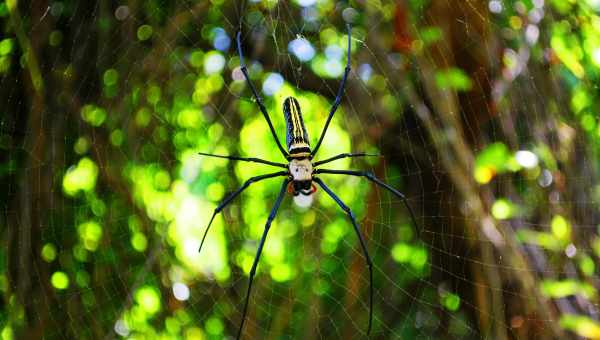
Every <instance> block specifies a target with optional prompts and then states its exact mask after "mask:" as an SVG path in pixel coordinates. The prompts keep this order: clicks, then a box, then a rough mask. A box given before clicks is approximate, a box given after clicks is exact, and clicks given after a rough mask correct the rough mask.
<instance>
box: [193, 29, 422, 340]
mask: <svg viewBox="0 0 600 340" xmlns="http://www.w3.org/2000/svg"><path fill="white" fill-rule="evenodd" d="M347 30H348V54H347V61H346V67H345V69H344V75H343V77H342V81H341V83H340V85H339V88H338V91H337V95H336V97H335V101H334V102H333V105H332V106H331V109H330V111H329V115H328V116H327V120H326V121H325V126H324V127H323V131H322V132H321V136H320V137H319V140H318V142H317V144H316V146H315V147H314V149H311V147H310V144H309V139H308V133H307V132H306V128H305V126H304V121H303V119H302V112H301V111H300V105H299V103H298V101H297V100H296V99H295V98H294V97H288V98H286V99H285V101H284V104H283V113H284V117H285V122H286V127H287V131H286V137H287V138H286V142H287V150H286V149H284V148H283V146H282V145H281V143H280V141H279V138H278V137H277V133H276V132H275V129H274V128H273V124H272V123H271V119H270V118H269V114H268V113H267V110H266V108H265V105H264V104H263V101H262V99H261V97H260V95H259V94H258V92H257V91H256V88H255V87H254V85H253V84H252V81H251V80H250V78H249V77H248V70H247V68H246V65H245V63H244V57H243V54H242V47H241V43H240V34H241V31H238V32H237V37H236V41H237V51H238V54H239V57H240V68H241V71H242V73H243V74H244V78H245V79H246V82H247V83H248V86H249V87H250V90H251V91H252V94H253V96H254V98H255V100H256V103H257V104H258V108H259V109H260V112H262V115H263V116H264V118H265V120H266V121H267V124H268V125H269V128H270V130H271V134H272V136H273V139H274V140H275V143H277V147H278V148H279V150H280V151H281V154H282V155H283V156H284V157H285V158H286V160H287V161H288V163H287V164H284V163H277V162H272V161H268V160H264V159H260V158H246V157H238V156H223V155H215V154H209V153H202V152H201V153H199V154H200V155H202V156H209V157H218V158H225V159H230V160H235V161H243V162H255V163H262V164H267V165H271V166H274V167H280V168H284V169H286V170H284V171H279V172H275V173H270V174H265V175H260V176H255V177H252V178H250V179H248V180H247V181H246V182H245V183H244V184H243V185H242V186H241V187H240V188H239V189H237V190H236V191H234V192H233V193H231V194H230V195H229V196H227V197H226V198H225V199H224V200H223V201H222V202H221V203H220V204H219V205H218V206H217V207H216V208H215V210H214V212H213V214H212V217H211V219H210V222H209V223H208V226H207V227H206V230H205V231H204V235H203V237H202V241H201V243H200V249H199V250H198V251H199V252H200V251H201V250H202V245H203V244H204V240H205V239H206V235H207V234H208V231H209V229H210V226H211V225H212V222H213V220H214V218H215V216H216V215H217V214H218V213H219V212H221V211H222V210H223V209H224V208H225V207H226V206H227V205H228V204H229V203H231V201H233V199H234V198H236V197H237V196H238V195H239V194H240V193H241V192H242V191H244V190H245V189H246V188H248V187H249V186H250V184H252V183H256V182H259V181H262V180H265V179H269V178H274V177H285V179H284V180H283V183H282V185H281V189H280V190H279V194H278V196H277V199H276V200H275V204H274V205H273V207H272V209H271V213H270V214H269V217H268V218H267V222H266V225H265V228H264V231H263V234H262V237H261V239H260V243H259V244H258V249H257V251H256V256H255V257H254V262H253V263H252V268H251V269H250V277H249V282H248V290H247V291H246V298H245V302H244V309H243V312H242V319H241V321H240V326H239V328H238V333H237V339H239V338H240V336H241V334H242V329H243V327H244V321H245V320H246V313H247V310H248V300H249V298H250V292H251V290H252V282H253V280H254V275H255V274H256V267H257V265H258V262H259V259H260V255H261V253H262V250H263V247H264V245H265V241H266V239H267V234H268V233H269V229H270V228H271V222H272V221H273V219H275V216H276V214H277V210H278V209H279V206H280V205H281V201H282V200H283V198H284V196H285V194H286V191H287V192H289V193H290V194H291V195H293V196H294V199H295V200H296V202H297V203H298V204H299V205H309V204H310V202H312V197H313V194H314V193H315V192H316V190H317V187H316V186H315V184H314V183H316V184H318V185H319V186H320V187H321V188H322V189H323V190H324V191H325V192H326V193H327V194H328V195H329V196H330V197H331V198H332V199H333V200H334V201H335V202H336V203H337V204H338V205H339V207H340V208H341V209H342V210H343V211H344V212H345V213H346V214H347V215H348V217H349V219H350V222H351V223H352V226H353V227H354V231H355V232H356V236H357V237H358V240H359V242H360V246H361V248H362V252H363V255H364V257H365V260H366V263H367V267H368V270H369V324H368V326H367V335H369V334H370V332H371V324H372V321H373V263H372V261H371V256H370V255H369V250H368V249H367V245H366V242H365V239H364V237H363V235H362V233H361V231H360V228H359V227H358V223H357V222H356V218H355V216H354V214H353V213H352V210H350V208H349V207H348V206H347V205H346V204H345V203H344V202H343V201H342V200H341V199H340V198H339V197H338V196H337V195H336V194H335V193H334V192H333V191H332V190H331V189H330V188H329V187H328V186H327V185H326V184H325V183H324V182H323V181H322V180H321V179H320V178H319V177H317V176H316V175H319V174H333V175H349V176H359V177H364V178H366V179H367V180H369V181H371V182H373V183H375V184H376V185H379V186H381V187H383V188H384V189H386V190H388V191H390V192H391V193H392V194H394V195H395V196H397V197H398V198H400V199H401V200H402V202H403V203H404V205H405V206H406V209H407V210H408V212H409V214H410V218H411V220H412V223H413V224H414V225H415V226H417V222H416V218H415V215H414V213H413V211H412V209H411V207H410V205H409V204H408V202H407V200H406V197H405V196H404V194H402V193H401V192H399V191H398V190H396V189H394V188H393V187H391V186H390V185H388V184H386V183H384V182H383V181H382V180H380V179H378V178H377V177H375V176H374V175H373V174H372V173H370V172H367V171H352V170H333V169H317V167H319V166H321V165H323V164H327V163H330V162H333V161H335V160H338V159H342V158H351V157H364V156H374V155H369V154H367V153H364V152H359V153H342V154H339V155H336V156H333V157H330V158H327V159H324V160H320V161H316V162H314V161H313V158H314V157H315V155H316V154H317V151H318V150H319V147H320V146H321V143H322V142H323V139H324V138H325V133H326V132H327V128H328V127H329V123H330V122H331V119H332V118H333V115H334V113H335V112H336V110H337V108H338V106H339V105H340V102H341V100H342V96H343V94H344V87H345V84H346V80H347V78H348V74H349V73H350V69H351V68H350V47H351V39H352V38H351V33H352V31H351V26H350V25H349V24H348V25H347Z"/></svg>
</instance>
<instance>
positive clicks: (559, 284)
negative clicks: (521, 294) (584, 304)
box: [540, 280, 596, 299]
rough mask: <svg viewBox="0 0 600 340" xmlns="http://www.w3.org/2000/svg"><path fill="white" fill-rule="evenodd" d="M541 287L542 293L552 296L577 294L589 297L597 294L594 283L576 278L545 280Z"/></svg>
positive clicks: (560, 296) (561, 296)
mask: <svg viewBox="0 0 600 340" xmlns="http://www.w3.org/2000/svg"><path fill="white" fill-rule="evenodd" d="M540 289H541V291H542V294H544V295H546V296H548V297H551V298H563V297H566V296H571V295H575V294H579V295H581V296H583V297H585V298H588V299H589V298H593V297H595V296H596V290H595V289H594V287H593V286H592V285H590V284H588V283H583V282H579V281H576V280H562V281H561V280H544V281H542V283H541V285H540Z"/></svg>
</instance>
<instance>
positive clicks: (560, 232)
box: [550, 215, 571, 242]
mask: <svg viewBox="0 0 600 340" xmlns="http://www.w3.org/2000/svg"><path fill="white" fill-rule="evenodd" d="M550 226H551V228H552V233H553V234H554V236H556V238H557V239H559V240H560V241H562V242H567V241H569V240H570V239H571V225H570V224H569V222H568V221H567V220H566V219H565V218H564V217H562V216H561V215H556V216H554V217H553V218H552V222H551V223H550Z"/></svg>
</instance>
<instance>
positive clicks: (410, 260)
mask: <svg viewBox="0 0 600 340" xmlns="http://www.w3.org/2000/svg"><path fill="white" fill-rule="evenodd" d="M391 255H392V258H393V259H394V261H396V262H398V263H403V264H410V265H411V267H413V268H414V269H415V270H417V271H419V272H420V271H422V270H423V269H425V265H426V264H427V259H428V254H427V250H426V249H425V248H423V247H420V246H413V245H410V244H408V243H402V242H400V243H396V244H395V245H394V247H393V248H392V251H391Z"/></svg>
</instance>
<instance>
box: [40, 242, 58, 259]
mask: <svg viewBox="0 0 600 340" xmlns="http://www.w3.org/2000/svg"><path fill="white" fill-rule="evenodd" d="M41 255H42V259H44V261H46V262H52V261H54V260H55V259H56V247H55V246H54V245H53V244H52V243H46V244H44V246H43V247H42V252H41Z"/></svg>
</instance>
